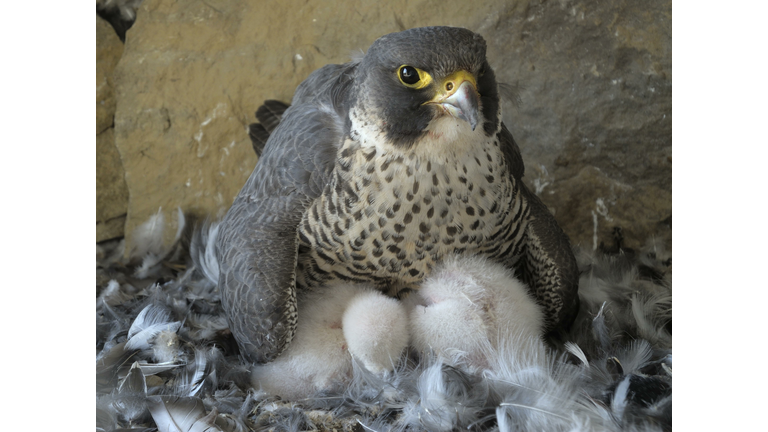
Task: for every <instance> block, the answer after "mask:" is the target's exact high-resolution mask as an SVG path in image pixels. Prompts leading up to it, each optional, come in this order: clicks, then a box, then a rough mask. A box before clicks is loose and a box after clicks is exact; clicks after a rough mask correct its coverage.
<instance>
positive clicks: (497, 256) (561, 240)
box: [217, 27, 579, 363]
mask: <svg viewBox="0 0 768 432" xmlns="http://www.w3.org/2000/svg"><path fill="white" fill-rule="evenodd" d="M485 51H486V44H485V41H484V39H483V38H482V37H481V36H480V35H478V34H475V33H473V32H471V31H469V30H466V29H462V28H452V27H424V28H415V29H410V30H406V31H402V32H399V33H392V34H388V35H385V36H382V37H381V38H379V39H378V40H376V41H375V42H374V43H373V44H372V45H371V47H370V48H369V49H368V51H367V53H366V54H365V55H364V56H363V58H362V59H361V60H359V61H353V62H350V63H346V64H341V65H338V64H332V65H326V66H324V67H322V68H321V69H318V70H317V71H315V72H313V73H312V74H311V75H310V76H309V77H308V78H307V79H306V80H305V81H304V82H302V83H301V84H300V85H299V87H298V88H297V89H296V93H295V95H294V97H293V100H292V102H291V106H290V107H289V108H288V109H287V110H285V112H284V113H280V114H281V115H282V118H281V119H280V122H279V124H278V125H277V126H276V127H275V128H274V130H273V131H272V133H271V134H270V135H269V138H268V140H267V142H266V145H265V147H264V150H263V154H262V155H261V157H260V159H259V161H258V163H257V164H256V167H255V169H254V171H253V173H252V174H251V176H250V178H249V179H248V181H247V182H246V183H245V186H244V187H243V189H242V190H241V191H240V194H239V195H238V196H237V198H236V199H235V201H234V203H233V204H232V207H231V208H230V209H229V211H228V213H227V215H226V216H225V218H224V220H223V221H222V224H221V227H220V232H219V238H218V244H217V249H218V259H219V265H220V278H219V289H220V291H221V298H222V304H223V306H224V308H225V310H226V312H227V316H228V320H229V325H230V329H231V330H232V332H233V334H234V336H235V338H236V340H237V342H238V344H239V346H240V349H241V351H242V353H243V354H244V355H245V356H246V357H247V358H248V359H249V360H251V361H254V362H257V363H266V362H269V361H271V360H273V359H275V358H276V357H277V356H278V355H280V353H281V352H282V351H283V350H284V349H285V348H286V347H287V346H288V344H289V343H290V342H291V339H292V338H293V335H294V333H295V330H296V325H297V322H298V320H301V314H300V311H297V308H296V304H297V295H298V296H300V295H302V293H304V292H307V290H312V289H314V288H318V287H321V286H324V285H327V284H329V283H331V282H334V281H339V280H342V281H346V282H359V283H372V284H374V285H375V286H376V287H377V288H378V289H380V290H382V291H383V292H385V293H388V294H389V295H393V296H397V295H398V294H399V293H402V292H406V291H407V290H414V289H418V287H419V283H420V282H421V281H422V280H423V279H424V278H425V277H426V276H427V275H429V274H430V272H431V271H432V269H433V268H434V267H435V266H436V265H437V264H438V263H440V262H441V260H442V259H443V258H445V257H448V256H450V255H452V254H470V255H482V256H485V257H487V258H490V259H492V260H494V261H496V262H499V263H501V264H503V265H505V266H508V267H510V268H513V269H515V272H516V274H517V275H518V276H519V277H520V278H522V279H523V280H524V281H525V282H526V283H527V284H528V286H529V289H530V290H531V292H532V293H533V294H534V296H535V298H536V299H537V301H538V303H539V304H540V305H541V306H542V310H543V312H544V316H545V319H546V327H547V330H554V329H558V328H561V327H567V326H569V325H570V323H571V322H572V321H573V319H574V318H575V315H576V312H577V311H578V305H579V300H578V293H577V290H578V270H577V267H576V261H575V259H574V257H573V254H572V251H571V247H570V244H569V240H568V238H567V236H566V235H565V234H564V233H563V231H562V230H561V229H560V227H559V226H558V225H557V223H556V222H555V219H554V218H553V217H552V215H551V213H549V211H548V210H547V208H546V207H545V206H544V204H543V203H542V202H541V201H540V200H539V199H538V198H537V197H536V195H534V194H533V193H531V192H530V191H529V190H528V189H527V188H526V186H525V185H524V184H523V181H522V177H523V171H524V167H523V161H522V158H521V155H520V150H519V148H518V146H517V144H516V143H515V141H514V139H513V138H512V135H511V134H510V132H509V130H508V129H507V128H506V126H504V124H503V123H502V122H501V106H500V103H499V93H498V85H497V83H496V78H495V75H494V73H493V70H492V69H491V67H490V65H489V64H488V61H487V60H486V57H485Z"/></svg>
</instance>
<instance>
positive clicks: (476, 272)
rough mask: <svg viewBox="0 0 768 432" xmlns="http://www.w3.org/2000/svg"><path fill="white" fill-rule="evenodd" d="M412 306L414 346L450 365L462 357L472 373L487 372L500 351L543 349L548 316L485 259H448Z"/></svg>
mask: <svg viewBox="0 0 768 432" xmlns="http://www.w3.org/2000/svg"><path fill="white" fill-rule="evenodd" d="M408 302H409V303H410V304H411V305H412V306H411V309H410V324H411V344H412V346H413V347H414V348H416V349H417V350H419V351H421V352H422V353H434V354H435V355H437V356H439V357H442V358H443V359H445V360H447V361H449V362H450V361H453V360H455V359H456V356H457V355H460V356H461V358H462V360H463V362H464V363H465V364H466V365H467V366H468V367H469V368H471V369H484V368H489V367H492V365H493V364H495V359H491V358H489V356H490V355H495V354H494V353H498V352H499V349H500V348H501V347H509V346H519V347H521V349H522V350H523V351H528V350H531V349H534V350H539V349H543V342H542V340H541V337H542V335H543V328H544V315H543V313H542V311H541V308H540V307H539V306H538V305H537V304H536V302H535V301H534V300H533V297H531V295H530V294H529V293H528V288H527V287H526V285H525V284H523V283H522V282H521V281H519V280H518V279H516V278H515V277H514V275H513V274H512V272H511V271H510V270H508V269H507V268H506V267H504V266H502V265H500V264H497V263H495V262H492V261H489V260H487V259H485V258H483V257H476V256H451V257H448V258H446V259H445V260H444V261H443V262H442V263H441V264H440V265H439V266H438V267H437V268H436V269H435V271H434V272H433V273H432V274H431V275H430V276H429V277H428V278H427V279H426V280H425V281H424V283H423V284H422V286H421V288H420V290H419V291H418V292H417V293H414V294H413V295H411V296H409V297H408ZM506 354H507V355H509V353H506ZM528 354H530V353H527V352H520V353H519V355H520V356H526V357H527V356H528Z"/></svg>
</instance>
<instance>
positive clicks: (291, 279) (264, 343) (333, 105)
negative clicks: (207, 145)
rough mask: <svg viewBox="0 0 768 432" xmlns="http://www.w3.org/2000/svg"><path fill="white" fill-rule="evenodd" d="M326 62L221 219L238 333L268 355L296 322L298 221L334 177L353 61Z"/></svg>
mask: <svg viewBox="0 0 768 432" xmlns="http://www.w3.org/2000/svg"><path fill="white" fill-rule="evenodd" d="M332 66H333V67H329V66H326V67H325V68H322V69H320V70H318V71H316V72H314V73H313V74H312V75H311V76H310V77H309V78H307V80H306V81H305V82H304V83H303V84H302V85H301V86H299V88H298V89H297V91H296V95H295V97H294V99H293V104H292V105H291V106H290V107H289V108H287V109H286V110H285V112H284V113H283V114H282V118H281V120H280V122H279V124H278V125H277V126H276V128H275V129H274V131H273V132H272V133H271V135H270V136H269V139H268V140H267V143H266V145H265V146H264V152H263V154H262V156H261V158H260V159H259V162H258V163H257V164H256V168H255V169H254V171H253V173H252V174H251V176H250V178H249V179H248V181H247V182H246V184H245V186H244V187H243V189H242V190H241V191H240V194H239V195H238V196H237V198H236V199H235V202H234V203H233V204H232V207H231V208H230V210H229V212H228V213H227V215H226V217H225V218H224V220H223V221H222V224H221V228H220V232H219V238H218V257H219V263H220V276H219V289H220V291H221V296H222V305H223V306H224V309H225V310H226V311H227V319H228V322H229V325H230V329H231V330H232V332H233V334H234V336H235V339H236V340H237V341H238V344H239V345H240V348H241V350H242V352H243V354H244V355H245V356H246V357H247V358H248V359H249V360H251V361H256V362H259V363H265V362H268V361H271V360H273V359H274V358H275V357H277V356H278V355H279V354H280V353H281V352H282V351H283V350H284V349H285V348H286V347H287V345H288V344H289V343H290V341H291V339H292V337H293V333H294V332H295V327H296V319H297V313H296V286H295V268H296V258H297V248H298V236H297V230H296V228H297V226H298V224H299V223H300V222H301V219H302V217H303V214H304V212H305V210H306V209H307V207H308V206H309V205H310V203H311V202H312V201H313V200H314V199H315V198H317V197H318V196H319V195H320V194H321V193H322V191H323V188H324V187H325V185H326V184H327V183H328V181H329V179H330V177H331V173H332V171H333V167H334V163H335V160H336V153H337V150H338V148H339V146H340V144H341V141H342V139H343V136H344V133H345V131H344V125H345V121H346V120H345V116H343V115H340V114H339V113H340V112H341V113H345V112H346V111H345V110H346V109H347V107H346V106H340V105H339V101H341V102H344V101H346V100H347V99H346V98H345V97H343V98H341V99H339V98H338V95H339V94H342V93H346V89H347V88H348V86H349V82H350V80H351V75H350V74H349V73H348V70H349V69H354V67H355V66H354V65H352V64H348V65H332Z"/></svg>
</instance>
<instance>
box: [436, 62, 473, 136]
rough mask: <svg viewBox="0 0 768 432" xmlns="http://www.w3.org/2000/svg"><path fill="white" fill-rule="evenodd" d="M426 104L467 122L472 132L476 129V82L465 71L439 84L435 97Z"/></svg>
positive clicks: (452, 75)
mask: <svg viewBox="0 0 768 432" xmlns="http://www.w3.org/2000/svg"><path fill="white" fill-rule="evenodd" d="M427 103H428V104H435V105H438V106H440V107H441V108H442V109H443V110H444V111H445V112H446V113H448V114H450V115H451V116H452V117H454V118H460V119H462V120H464V121H466V122H468V123H469V124H470V126H472V130H473V131H474V130H475V127H477V110H478V105H479V95H478V93H477V82H476V81H475V77H474V76H473V75H472V74H471V73H469V72H467V71H458V72H455V73H453V74H451V75H449V76H448V77H446V78H445V79H444V80H443V81H442V82H441V83H440V84H439V87H438V91H437V94H436V95H435V97H434V98H433V99H432V100H430V101H429V102H427Z"/></svg>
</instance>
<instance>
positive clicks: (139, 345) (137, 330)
mask: <svg viewBox="0 0 768 432" xmlns="http://www.w3.org/2000/svg"><path fill="white" fill-rule="evenodd" d="M179 327H181V322H179V321H176V322H170V314H169V313H168V311H167V310H166V309H164V308H161V307H157V306H153V305H149V306H147V307H145V308H144V309H143V310H142V311H141V312H140V313H139V315H138V316H137V317H136V319H135V320H134V321H133V324H132V325H131V328H130V329H129V330H128V342H127V343H126V344H125V350H126V351H129V350H135V349H148V348H150V346H151V344H150V342H151V340H152V339H154V338H155V336H157V334H158V333H160V332H161V331H170V332H176V331H178V329H179Z"/></svg>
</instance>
